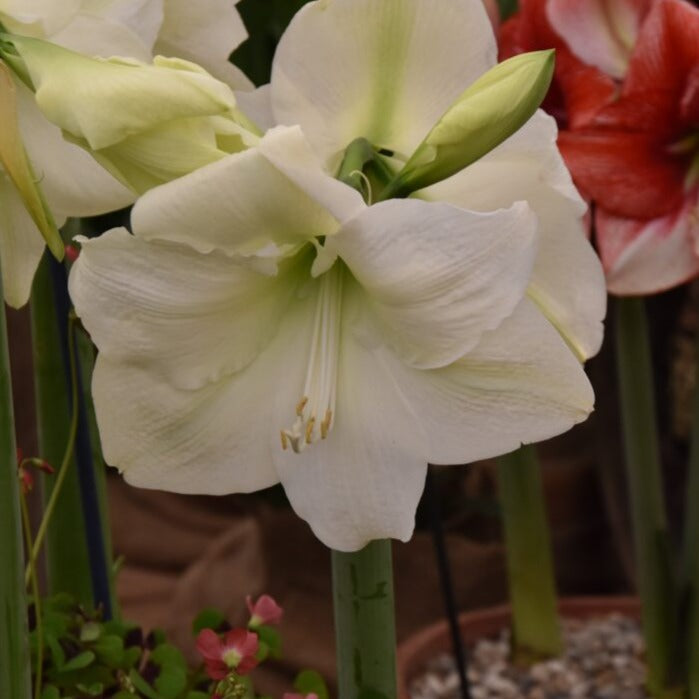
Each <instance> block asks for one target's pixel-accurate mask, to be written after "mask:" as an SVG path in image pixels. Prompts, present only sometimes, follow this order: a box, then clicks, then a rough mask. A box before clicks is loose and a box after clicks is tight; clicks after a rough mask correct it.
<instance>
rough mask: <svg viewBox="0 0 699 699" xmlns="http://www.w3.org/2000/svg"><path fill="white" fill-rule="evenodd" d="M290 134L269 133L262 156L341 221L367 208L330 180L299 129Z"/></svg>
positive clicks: (356, 194)
mask: <svg viewBox="0 0 699 699" xmlns="http://www.w3.org/2000/svg"><path fill="white" fill-rule="evenodd" d="M291 133H293V138H291V137H290V135H291V134H290V132H289V130H287V129H283V128H281V129H273V130H272V131H270V132H268V133H267V135H266V137H265V138H263V139H262V141H260V145H259V149H260V152H261V153H262V155H264V156H265V158H267V160H269V162H270V163H272V165H274V167H276V168H277V170H279V172H282V173H284V174H285V175H286V176H287V177H288V178H289V179H290V180H291V181H292V182H293V183H294V184H295V185H296V186H297V187H299V188H300V189H301V190H303V192H304V193H305V194H306V195H307V196H309V197H311V198H312V199H314V200H315V201H317V202H318V203H319V204H320V205H321V206H323V207H324V208H325V209H327V210H328V211H329V212H330V213H331V214H332V215H333V217H334V218H335V219H337V220H338V221H340V222H342V221H346V220H347V219H349V218H351V217H352V216H354V215H355V214H357V213H359V212H360V211H363V210H364V209H366V205H365V204H364V200H363V199H362V195H361V194H360V193H359V192H357V191H356V190H355V189H352V187H349V186H348V185H346V184H344V183H342V182H339V181H338V180H335V179H334V178H328V175H327V173H326V172H325V171H324V170H323V169H322V168H321V166H320V163H319V161H318V158H317V157H316V156H315V155H314V153H313V151H311V149H310V147H309V145H308V142H307V141H306V138H305V137H304V136H305V135H303V136H302V134H301V131H300V129H298V127H296V128H295V129H293V131H292V132H291Z"/></svg>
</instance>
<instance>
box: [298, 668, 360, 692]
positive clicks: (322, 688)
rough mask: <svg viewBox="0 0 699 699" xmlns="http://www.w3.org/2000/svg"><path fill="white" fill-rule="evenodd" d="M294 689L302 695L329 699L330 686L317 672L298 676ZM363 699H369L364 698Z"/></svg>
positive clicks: (303, 673) (309, 671)
mask: <svg viewBox="0 0 699 699" xmlns="http://www.w3.org/2000/svg"><path fill="white" fill-rule="evenodd" d="M294 689H295V690H296V691H297V692H299V693H300V694H311V693H313V694H317V695H318V699H329V696H330V695H329V693H328V685H327V684H325V680H324V679H323V678H322V676H321V675H320V673H318V672H316V671H315V670H302V671H301V672H299V674H298V675H296V679H295V680H294ZM362 699H369V698H368V697H363V698H362Z"/></svg>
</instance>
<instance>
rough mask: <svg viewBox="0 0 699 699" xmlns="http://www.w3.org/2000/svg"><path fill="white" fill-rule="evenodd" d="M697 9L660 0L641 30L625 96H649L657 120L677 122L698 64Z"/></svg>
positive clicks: (676, 0) (678, 0)
mask: <svg viewBox="0 0 699 699" xmlns="http://www.w3.org/2000/svg"><path fill="white" fill-rule="evenodd" d="M698 37H699V9H697V8H696V7H693V6H692V5H691V4H690V3H688V2H685V1H684V0H659V2H657V4H656V5H655V6H654V8H653V10H652V11H651V12H650V14H649V15H648V17H647V19H646V21H645V22H644V23H643V26H642V27H641V31H640V34H639V37H638V41H637V42H636V46H635V48H634V51H633V54H632V56H631V61H630V63H629V70H628V73H627V76H626V81H625V83H624V90H623V94H624V95H634V94H636V93H639V94H642V95H652V99H653V102H654V110H655V111H656V113H657V118H658V120H659V121H660V120H662V118H663V117H664V118H666V119H670V120H672V121H677V120H678V118H679V108H678V107H679V104H680V100H681V99H682V96H683V93H684V91H685V89H686V85H687V83H688V81H689V79H690V74H691V73H692V71H693V70H695V68H696V66H697V64H698V63H699V39H698Z"/></svg>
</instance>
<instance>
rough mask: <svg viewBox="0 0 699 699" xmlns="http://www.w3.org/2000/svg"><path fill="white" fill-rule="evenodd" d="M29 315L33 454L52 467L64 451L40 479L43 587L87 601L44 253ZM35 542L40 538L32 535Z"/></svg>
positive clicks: (65, 392) (85, 561)
mask: <svg viewBox="0 0 699 699" xmlns="http://www.w3.org/2000/svg"><path fill="white" fill-rule="evenodd" d="M31 314H32V343H33V351H34V382H35V390H36V407H37V422H38V433H39V453H40V455H41V457H42V458H44V459H46V460H47V461H48V462H49V463H50V464H52V465H53V466H54V467H55V466H56V464H60V463H61V462H62V461H63V460H64V454H69V461H68V465H67V466H66V468H65V469H59V470H58V475H57V477H56V478H55V479H51V478H47V479H44V484H45V488H44V495H45V497H46V498H47V500H46V506H48V505H49V504H50V503H51V502H52V501H53V504H52V505H51V507H52V509H55V513H54V516H53V517H52V524H51V528H50V530H49V531H48V537H47V545H46V549H47V564H48V589H49V592H50V593H52V594H55V593H58V592H68V593H70V594H71V595H73V596H74V597H75V598H76V599H77V600H78V601H79V602H82V603H83V604H88V605H91V604H92V588H91V586H90V565H89V558H88V554H87V546H86V544H85V541H84V539H85V537H84V534H83V532H84V528H85V524H84V519H83V516H82V511H81V504H80V490H79V485H78V475H77V471H76V468H75V462H74V459H73V458H72V450H71V451H70V452H68V451H67V450H66V442H67V441H68V436H69V434H70V433H71V432H72V430H71V427H72V425H71V423H72V422H73V421H74V419H75V416H73V418H71V408H70V406H71V402H70V393H69V390H70V389H69V386H68V384H67V382H66V379H65V371H64V362H63V356H62V353H61V337H60V331H59V327H58V323H59V322H67V318H66V319H60V320H59V319H58V318H57V317H56V311H55V303H54V298H53V283H52V278H51V269H50V260H49V259H48V255H44V259H43V260H42V261H41V264H40V265H39V269H38V270H37V273H36V276H35V278H34V287H33V289H32V297H31ZM72 405H74V404H72ZM59 496H60V497H59ZM37 540H39V542H40V539H39V537H38V536H37Z"/></svg>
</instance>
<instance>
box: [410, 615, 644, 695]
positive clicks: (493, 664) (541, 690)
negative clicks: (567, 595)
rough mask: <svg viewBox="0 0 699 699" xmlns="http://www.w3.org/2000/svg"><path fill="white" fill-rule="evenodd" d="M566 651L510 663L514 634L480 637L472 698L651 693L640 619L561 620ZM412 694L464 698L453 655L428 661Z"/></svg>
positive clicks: (471, 674)
mask: <svg viewBox="0 0 699 699" xmlns="http://www.w3.org/2000/svg"><path fill="white" fill-rule="evenodd" d="M562 627H563V636H564V640H565V646H566V651H565V654H564V655H563V657H561V658H553V659H551V660H547V661H543V662H538V663H536V664H534V665H531V666H530V667H528V668H523V667H517V666H514V665H511V664H510V661H509V647H510V634H509V631H508V630H505V631H503V632H502V633H501V634H500V636H499V637H498V638H496V639H495V640H493V639H486V640H481V641H479V642H478V643H477V644H476V645H475V647H473V648H472V649H471V652H470V658H469V666H468V672H467V674H468V678H469V681H470V684H471V696H472V699H648V696H649V695H648V694H646V692H645V690H644V688H643V683H644V680H645V664H644V659H643V656H644V647H643V637H642V635H641V631H640V628H639V624H638V622H636V621H634V620H633V619H629V618H626V617H623V616H621V615H619V614H612V615H610V616H607V617H604V618H595V619H588V620H585V621H581V620H579V619H564V620H563V621H562ZM410 696H411V699H461V689H460V685H459V677H458V673H457V672H456V664H455V662H454V658H453V657H452V656H451V655H448V654H442V655H439V656H437V657H435V658H433V659H432V660H430V661H429V663H428V664H427V667H426V668H425V670H424V672H423V674H422V675H420V676H418V677H417V678H416V679H414V680H413V682H412V683H411V686H410Z"/></svg>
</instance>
